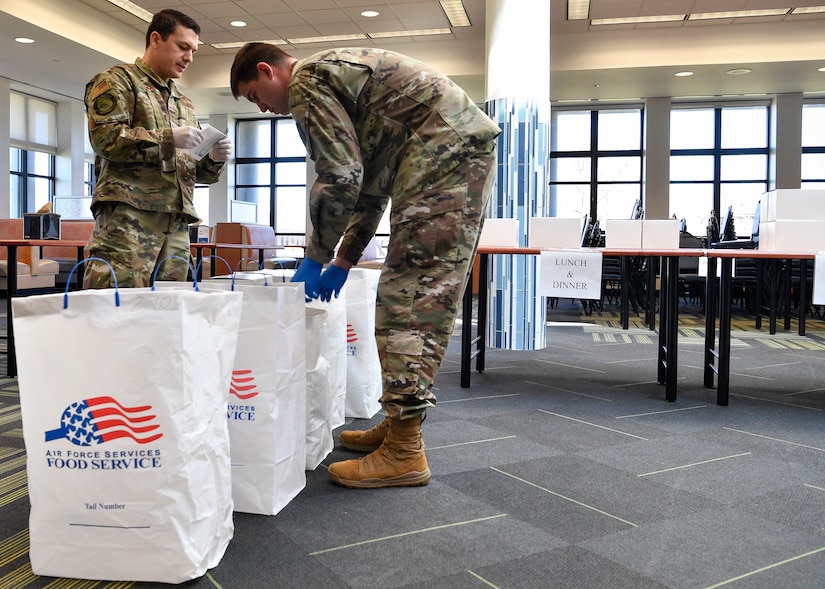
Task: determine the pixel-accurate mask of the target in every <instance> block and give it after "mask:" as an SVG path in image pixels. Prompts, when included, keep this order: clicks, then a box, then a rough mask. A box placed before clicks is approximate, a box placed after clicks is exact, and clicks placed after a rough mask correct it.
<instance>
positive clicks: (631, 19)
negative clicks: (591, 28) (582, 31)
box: [590, 14, 685, 25]
mask: <svg viewBox="0 0 825 589" xmlns="http://www.w3.org/2000/svg"><path fill="white" fill-rule="evenodd" d="M677 20H685V15H684V14H660V15H656V16H628V17H624V18H594V19H593V20H591V21H590V24H591V25H627V24H638V23H648V22H673V21H677Z"/></svg>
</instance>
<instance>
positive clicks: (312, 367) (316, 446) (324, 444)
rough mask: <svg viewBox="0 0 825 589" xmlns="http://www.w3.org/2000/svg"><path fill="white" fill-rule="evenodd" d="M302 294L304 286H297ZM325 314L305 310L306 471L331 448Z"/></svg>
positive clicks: (330, 407)
mask: <svg viewBox="0 0 825 589" xmlns="http://www.w3.org/2000/svg"><path fill="white" fill-rule="evenodd" d="M296 284H299V285H300V287H301V292H302V293H303V285H302V284H300V283H296ZM326 321H327V312H326V311H324V310H322V309H313V308H309V307H307V309H306V358H307V361H306V365H307V371H306V373H307V411H306V468H307V470H315V468H316V467H317V466H318V465H319V464H321V461H322V460H323V459H324V458H326V457H327V456H328V455H329V453H330V452H332V448H333V447H334V441H333V439H332V427H331V426H330V411H331V409H332V387H331V383H330V381H329V362H328V361H327V360H326V358H324V357H323V356H322V355H321V349H322V348H323V343H324V333H325V324H326Z"/></svg>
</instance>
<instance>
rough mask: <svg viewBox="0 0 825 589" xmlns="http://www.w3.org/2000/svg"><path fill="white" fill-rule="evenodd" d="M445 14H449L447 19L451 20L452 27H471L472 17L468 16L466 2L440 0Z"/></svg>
mask: <svg viewBox="0 0 825 589" xmlns="http://www.w3.org/2000/svg"><path fill="white" fill-rule="evenodd" d="M438 2H439V3H440V4H441V8H442V9H443V10H444V14H446V15H447V20H448V21H450V26H452V27H469V26H470V25H471V23H470V17H468V16H467V11H466V10H464V4H462V3H461V0H438Z"/></svg>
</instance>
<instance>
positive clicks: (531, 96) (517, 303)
mask: <svg viewBox="0 0 825 589" xmlns="http://www.w3.org/2000/svg"><path fill="white" fill-rule="evenodd" d="M486 46H487V88H486V97H487V102H486V105H485V106H486V110H487V114H488V115H490V117H491V118H492V119H493V120H494V121H495V122H496V124H497V125H498V126H499V127H500V128H501V129H502V133H501V135H500V136H499V139H498V165H497V177H496V183H495V188H494V190H493V195H492V197H491V202H490V208H489V210H488V212H487V216H488V217H491V218H510V219H518V221H519V243H518V245H519V246H527V245H528V244H529V231H530V218H531V217H548V216H550V190H549V186H548V182H549V175H548V167H549V157H550V3H549V2H547V1H546V0H529V1H525V0H519V1H518V2H516V1H514V0H487V31H486ZM491 260H492V268H491V271H490V282H491V284H490V298H489V312H488V317H489V318H490V321H489V323H488V326H487V329H488V332H487V345H488V346H490V347H494V348H506V349H511V350H535V349H541V348H544V347H545V345H546V337H545V329H546V323H547V304H546V299H545V298H544V297H538V296H537V295H536V287H537V269H538V256H521V255H519V256H509V255H508V256H502V255H496V256H491Z"/></svg>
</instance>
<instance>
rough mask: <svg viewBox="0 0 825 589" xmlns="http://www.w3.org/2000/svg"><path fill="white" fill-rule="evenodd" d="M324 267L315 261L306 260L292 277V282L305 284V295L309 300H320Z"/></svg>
mask: <svg viewBox="0 0 825 589" xmlns="http://www.w3.org/2000/svg"><path fill="white" fill-rule="evenodd" d="M322 267H323V266H322V265H321V264H319V263H318V262H316V261H315V260H310V259H309V258H304V260H303V261H302V262H301V265H300V266H298V269H297V270H296V271H295V274H293V276H292V280H291V281H290V282H303V283H304V293H306V296H307V300H309V299H317V298H318V282H319V281H320V279H321V268H322Z"/></svg>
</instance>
